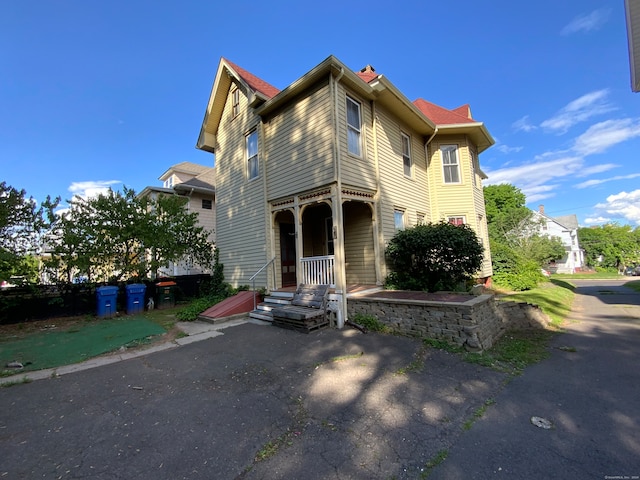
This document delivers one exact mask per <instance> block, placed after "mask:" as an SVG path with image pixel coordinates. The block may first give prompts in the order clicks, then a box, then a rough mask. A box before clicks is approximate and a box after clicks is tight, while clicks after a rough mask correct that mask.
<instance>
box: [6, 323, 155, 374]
mask: <svg viewBox="0 0 640 480" xmlns="http://www.w3.org/2000/svg"><path fill="white" fill-rule="evenodd" d="M163 333H165V330H164V329H163V328H162V327H161V326H160V325H158V324H157V323H154V322H152V321H150V320H147V319H145V318H142V317H127V318H118V319H102V320H93V321H90V322H87V323H85V324H80V325H75V326H73V327H72V328H70V329H68V330H60V331H57V330H48V331H44V332H39V333H35V334H33V335H28V336H27V337H25V338H18V339H15V338H13V339H12V338H5V339H2V341H0V369H2V376H7V375H12V374H16V373H22V372H25V371H31V370H42V369H45V368H55V367H60V366H62V365H70V364H73V363H78V362H82V361H84V360H87V359H89V358H92V357H96V356H98V355H102V354H104V353H108V352H112V351H114V350H117V349H119V348H120V347H122V346H132V345H136V346H137V345H141V344H144V343H147V342H148V341H149V340H150V338H151V337H153V336H155V335H160V334H163ZM14 361H17V362H20V363H22V364H23V365H24V368H23V369H20V370H16V369H5V366H6V364H7V363H9V362H14Z"/></svg>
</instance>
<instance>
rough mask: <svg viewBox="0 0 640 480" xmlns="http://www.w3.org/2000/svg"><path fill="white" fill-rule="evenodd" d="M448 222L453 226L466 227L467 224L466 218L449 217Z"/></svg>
mask: <svg viewBox="0 0 640 480" xmlns="http://www.w3.org/2000/svg"><path fill="white" fill-rule="evenodd" d="M447 222H449V223H450V224H452V225H464V224H465V223H467V222H466V220H465V218H464V217H447Z"/></svg>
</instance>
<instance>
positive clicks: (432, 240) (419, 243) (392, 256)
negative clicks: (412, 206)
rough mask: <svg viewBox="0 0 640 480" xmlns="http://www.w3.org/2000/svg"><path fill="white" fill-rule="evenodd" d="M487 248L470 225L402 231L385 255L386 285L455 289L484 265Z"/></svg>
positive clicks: (437, 226)
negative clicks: (389, 269)
mask: <svg viewBox="0 0 640 480" xmlns="http://www.w3.org/2000/svg"><path fill="white" fill-rule="evenodd" d="M483 253H484V249H483V247H482V245H481V243H480V240H478V237H477V235H476V233H475V232H474V231H473V230H472V229H471V227H469V226H468V225H452V224H450V223H447V222H440V223H430V224H426V225H416V226H415V227H412V228H407V229H405V230H400V231H399V232H397V233H396V234H395V235H394V237H393V238H392V239H391V241H390V242H389V246H388V247H387V250H386V254H387V258H388V260H389V263H390V267H391V274H390V275H389V276H388V278H387V279H386V282H385V283H386V284H387V285H393V286H394V287H395V288H399V289H404V290H426V291H429V292H435V291H438V290H456V289H457V288H458V287H459V285H460V284H464V283H465V281H467V280H469V279H471V278H472V277H473V275H474V274H475V273H476V272H477V271H478V270H479V269H480V267H481V266H482V256H483Z"/></svg>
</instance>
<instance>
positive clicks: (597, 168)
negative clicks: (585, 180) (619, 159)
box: [578, 163, 620, 177]
mask: <svg viewBox="0 0 640 480" xmlns="http://www.w3.org/2000/svg"><path fill="white" fill-rule="evenodd" d="M619 166H620V165H616V164H615V163H601V164H599V165H592V166H591V167H586V168H583V169H582V170H580V173H579V174H578V177H588V176H589V175H594V174H596V173H602V172H606V171H609V170H611V169H613V168H618V167H619Z"/></svg>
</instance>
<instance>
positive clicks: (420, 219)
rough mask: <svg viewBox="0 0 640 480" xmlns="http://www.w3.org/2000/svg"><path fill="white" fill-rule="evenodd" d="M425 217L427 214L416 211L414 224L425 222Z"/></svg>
mask: <svg viewBox="0 0 640 480" xmlns="http://www.w3.org/2000/svg"><path fill="white" fill-rule="evenodd" d="M425 218H427V215H426V214H424V213H422V212H417V213H416V225H424V224H425V221H424V220H425Z"/></svg>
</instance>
